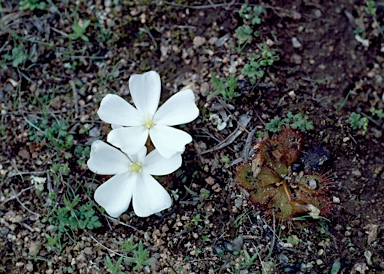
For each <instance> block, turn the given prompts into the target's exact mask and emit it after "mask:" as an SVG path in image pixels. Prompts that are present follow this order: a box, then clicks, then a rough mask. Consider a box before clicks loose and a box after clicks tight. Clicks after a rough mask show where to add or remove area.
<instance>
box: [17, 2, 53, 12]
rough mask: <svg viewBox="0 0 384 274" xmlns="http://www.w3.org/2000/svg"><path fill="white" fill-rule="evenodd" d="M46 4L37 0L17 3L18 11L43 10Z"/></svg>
mask: <svg viewBox="0 0 384 274" xmlns="http://www.w3.org/2000/svg"><path fill="white" fill-rule="evenodd" d="M46 5H47V3H46V2H44V1H39V0H21V1H20V2H19V8H20V10H32V11H33V10H36V9H37V10H45V8H46Z"/></svg>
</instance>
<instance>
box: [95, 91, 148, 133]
mask: <svg viewBox="0 0 384 274" xmlns="http://www.w3.org/2000/svg"><path fill="white" fill-rule="evenodd" d="M97 114H98V115H99V117H100V119H101V120H103V121H104V122H107V123H109V124H115V125H121V126H139V125H142V124H143V123H142V117H141V116H140V114H139V112H138V111H137V109H135V108H134V107H133V106H131V105H130V104H129V103H128V102H127V101H125V100H124V99H123V98H121V97H120V96H118V95H114V94H107V96H105V97H104V98H103V100H101V104H100V108H99V110H98V111H97Z"/></svg>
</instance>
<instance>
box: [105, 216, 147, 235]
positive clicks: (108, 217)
mask: <svg viewBox="0 0 384 274" xmlns="http://www.w3.org/2000/svg"><path fill="white" fill-rule="evenodd" d="M103 215H104V217H106V218H107V219H110V220H111V221H113V222H115V223H118V224H121V225H123V226H126V227H129V228H132V229H133V230H135V231H137V232H139V233H141V234H143V235H145V234H146V233H145V232H144V231H142V230H139V229H137V228H136V227H133V226H131V225H129V224H126V223H123V222H120V221H118V220H117V219H115V218H112V217H111V216H108V215H106V214H103Z"/></svg>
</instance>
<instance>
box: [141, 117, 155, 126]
mask: <svg viewBox="0 0 384 274" xmlns="http://www.w3.org/2000/svg"><path fill="white" fill-rule="evenodd" d="M143 124H144V126H145V127H146V128H148V129H150V128H152V127H153V126H154V125H155V121H154V120H153V115H151V116H150V117H146V118H144V120H143Z"/></svg>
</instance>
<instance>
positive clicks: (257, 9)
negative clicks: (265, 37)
mask: <svg viewBox="0 0 384 274" xmlns="http://www.w3.org/2000/svg"><path fill="white" fill-rule="evenodd" d="M262 12H263V7H262V6H254V7H253V8H252V7H250V6H248V5H246V4H245V5H242V6H241V9H240V11H239V15H240V17H241V18H244V19H246V20H251V24H252V25H260V24H261V18H260V14H261V13H262Z"/></svg>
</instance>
